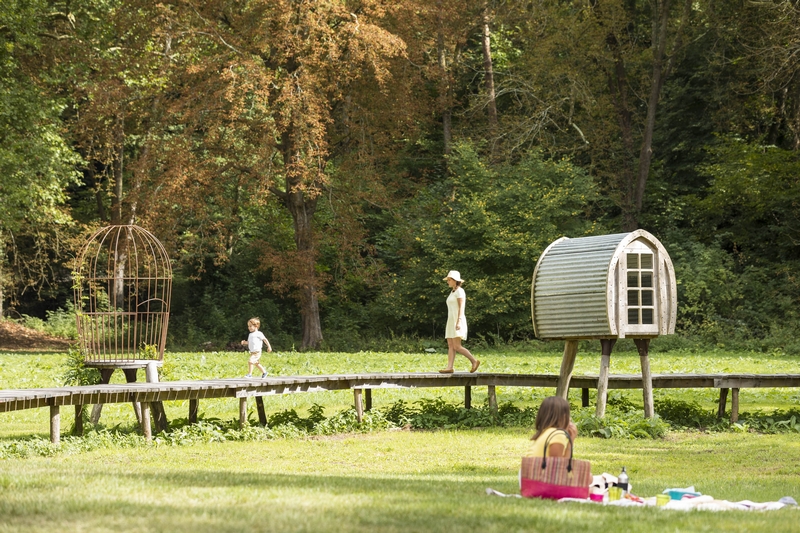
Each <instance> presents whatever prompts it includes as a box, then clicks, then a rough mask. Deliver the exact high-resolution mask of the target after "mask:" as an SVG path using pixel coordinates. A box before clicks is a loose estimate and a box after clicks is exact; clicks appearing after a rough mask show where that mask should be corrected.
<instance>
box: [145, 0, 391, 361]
mask: <svg viewBox="0 0 800 533" xmlns="http://www.w3.org/2000/svg"><path fill="white" fill-rule="evenodd" d="M170 9H171V10H172V16H171V19H170V23H169V26H170V28H171V30H169V31H170V32H172V34H174V35H176V36H177V35H178V34H180V35H181V36H182V37H180V38H177V37H176V39H175V40H174V41H173V42H174V43H175V49H176V51H179V52H180V53H181V54H182V56H181V57H182V60H181V62H180V64H179V68H178V69H176V70H175V71H174V75H175V78H174V81H173V84H174V85H173V87H174V90H175V91H176V94H175V95H174V101H173V104H172V107H171V111H172V113H173V115H172V116H173V120H174V125H173V126H172V127H173V129H174V130H178V129H180V130H181V133H180V135H175V136H172V137H171V138H170V139H169V140H168V142H167V144H168V148H169V153H170V156H169V158H168V159H162V162H161V163H160V164H162V165H163V167H162V168H163V169H164V170H165V175H164V178H165V181H164V182H162V184H161V185H160V186H161V187H162V188H161V193H162V194H163V195H164V196H165V198H168V200H167V201H165V202H163V203H162V204H161V209H162V211H161V212H164V211H167V212H168V211H172V212H174V207H173V206H175V205H182V206H183V207H182V209H188V210H189V211H193V206H194V204H193V202H194V201H195V200H198V198H195V197H192V196H191V194H193V193H199V194H202V195H203V196H202V198H203V199H210V200H211V202H216V203H218V204H219V205H223V206H228V208H229V209H227V212H228V213H231V214H233V215H234V216H235V215H236V208H235V206H236V205H237V204H238V203H239V202H242V201H244V199H245V198H247V197H256V198H257V197H261V198H262V201H267V198H268V197H267V196H266V195H269V197H271V198H274V199H277V201H278V202H279V203H280V205H281V206H282V207H283V208H284V209H285V210H286V211H287V212H288V213H289V215H290V216H291V219H292V224H293V233H294V249H293V250H284V251H282V252H281V253H276V254H273V255H272V256H271V262H270V265H269V266H271V267H272V272H273V277H274V278H275V283H274V285H273V286H274V287H275V288H277V289H283V290H291V291H292V292H293V293H294V295H295V297H296V298H297V300H298V301H299V304H300V310H301V317H302V331H303V341H302V347H303V348H309V347H316V346H318V345H319V344H320V342H321V341H322V329H321V323H320V314H319V298H320V295H321V294H322V286H323V284H324V282H325V278H326V276H325V274H324V272H321V271H320V270H319V269H318V268H317V261H318V257H319V235H318V233H317V230H316V227H315V216H316V214H317V212H318V208H319V202H320V201H321V199H322V198H323V194H325V193H327V192H328V191H330V190H331V187H332V184H333V183H334V177H335V168H336V166H337V165H338V164H339V161H338V159H339V158H341V157H358V156H359V154H361V153H364V151H367V150H369V149H370V148H371V146H370V142H371V141H372V140H373V138H372V137H371V132H369V131H368V130H369V126H368V124H370V120H371V118H372V117H371V115H372V113H373V109H370V108H369V107H368V105H369V104H371V103H374V101H370V100H369V99H367V100H365V99H364V97H365V96H371V95H372V93H373V91H372V90H364V89H365V87H366V86H370V85H371V86H373V87H377V88H379V89H380V90H381V91H383V92H384V96H386V95H387V94H388V91H389V82H390V80H391V78H392V75H391V66H392V61H393V60H394V59H395V58H399V57H401V56H402V55H403V53H404V48H405V46H404V43H403V41H402V40H401V39H400V38H398V37H397V36H396V35H394V34H392V33H391V32H389V31H387V30H386V29H385V25H386V19H387V18H388V17H389V16H390V15H391V10H390V9H388V8H386V7H385V6H384V4H383V3H382V2H379V1H377V0H369V1H362V2H339V1H317V2H311V1H292V0H283V1H267V0H263V1H256V2H251V3H248V4H247V5H242V4H241V3H238V2H232V1H228V0H218V1H213V2H205V3H203V5H202V6H197V7H196V6H193V5H191V4H185V3H182V2H176V3H174V4H170ZM165 31H167V30H166V29H165ZM199 95H200V96H199ZM198 96H199V97H198ZM362 133H364V134H365V135H364V136H363V137H361V140H359V135H360V134H362ZM362 141H363V142H362ZM359 147H360V148H359ZM187 193H189V194H190V196H187ZM224 212H225V211H222V212H221V211H219V210H212V213H211V215H212V217H217V216H218V215H220V214H222V213H224ZM193 216H194V217H195V218H196V219H203V218H205V216H204V215H202V214H200V215H197V214H195V213H193ZM206 221H207V222H208V223H213V224H215V225H216V226H224V225H225V224H226V221H225V220H224V218H223V219H219V218H217V220H214V221H212V220H208V219H207V218H206ZM208 229H210V228H208ZM222 233H224V230H223V231H222ZM268 258H270V256H268Z"/></svg>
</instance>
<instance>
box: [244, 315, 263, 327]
mask: <svg viewBox="0 0 800 533" xmlns="http://www.w3.org/2000/svg"><path fill="white" fill-rule="evenodd" d="M247 324H248V325H250V324H252V325H254V326H255V327H256V329H258V328H260V327H261V319H259V318H258V317H257V316H254V317H253V318H251V319H250V320H248V321H247Z"/></svg>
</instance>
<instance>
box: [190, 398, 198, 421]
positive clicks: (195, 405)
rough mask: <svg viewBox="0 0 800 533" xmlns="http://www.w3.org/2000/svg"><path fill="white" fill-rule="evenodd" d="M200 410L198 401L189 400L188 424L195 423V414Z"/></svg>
mask: <svg viewBox="0 0 800 533" xmlns="http://www.w3.org/2000/svg"><path fill="white" fill-rule="evenodd" d="M199 410H200V400H189V423H190V424H196V423H197V412H198V411H199Z"/></svg>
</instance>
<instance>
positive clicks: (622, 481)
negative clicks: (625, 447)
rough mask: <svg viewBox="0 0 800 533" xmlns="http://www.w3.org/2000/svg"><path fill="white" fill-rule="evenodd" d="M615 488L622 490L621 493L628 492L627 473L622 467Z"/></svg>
mask: <svg viewBox="0 0 800 533" xmlns="http://www.w3.org/2000/svg"><path fill="white" fill-rule="evenodd" d="M617 486H618V487H619V488H621V489H622V492H623V493H626V492H628V473H627V472H625V467H624V466H623V467H622V472H620V474H619V477H618V478H617Z"/></svg>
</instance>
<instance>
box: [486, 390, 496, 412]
mask: <svg viewBox="0 0 800 533" xmlns="http://www.w3.org/2000/svg"><path fill="white" fill-rule="evenodd" d="M486 389H487V392H488V394H489V410H490V411H491V412H492V414H494V415H496V414H497V392H496V391H495V387H494V385H489V386H488V387H486Z"/></svg>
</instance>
